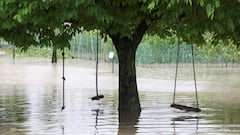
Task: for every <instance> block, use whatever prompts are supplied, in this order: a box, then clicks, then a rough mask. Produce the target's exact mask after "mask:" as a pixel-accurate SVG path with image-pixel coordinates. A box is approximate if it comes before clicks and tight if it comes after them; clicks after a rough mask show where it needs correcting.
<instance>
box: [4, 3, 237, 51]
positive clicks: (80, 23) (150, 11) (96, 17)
mask: <svg viewBox="0 0 240 135" xmlns="http://www.w3.org/2000/svg"><path fill="white" fill-rule="evenodd" d="M239 11H240V2H239V0H230V1H229V0H210V1H209V0H114V1H112V0H101V1H99V0H33V1H29V0H21V1H19V0H1V1H0V14H1V15H0V21H1V26H0V35H1V36H2V37H4V38H5V40H7V41H11V42H13V43H14V44H16V45H17V46H18V45H19V46H20V47H24V48H27V47H28V46H29V45H31V44H40V43H41V44H42V45H48V44H49V43H50V42H51V43H55V46H58V47H62V46H69V44H67V43H66V41H67V40H68V39H70V38H71V37H72V35H73V34H74V33H75V32H79V31H82V30H94V29H99V30H100V31H101V33H102V35H104V34H106V35H114V34H117V35H120V36H121V37H128V38H130V39H131V38H132V36H133V35H134V34H135V35H137V34H138V33H137V26H139V25H140V24H141V23H142V24H143V23H145V25H146V26H147V31H146V33H149V34H158V35H159V36H160V37H163V38H164V37H165V36H170V35H172V34H175V33H176V31H178V33H179V36H181V37H182V38H183V39H185V41H187V40H189V39H191V40H192V41H194V42H197V43H201V42H203V41H204V40H203V34H204V33H205V32H206V31H208V32H212V33H213V39H214V40H219V39H221V40H229V39H231V40H233V41H234V43H235V44H240V43H239V42H240V41H239V35H240V34H239V31H240V28H239V27H240V21H239V15H238V13H239ZM66 22H69V23H71V26H70V27H69V26H66V25H64V23H66ZM67 27H68V28H67ZM60 43H61V44H60Z"/></svg>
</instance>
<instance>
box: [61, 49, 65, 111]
mask: <svg viewBox="0 0 240 135" xmlns="http://www.w3.org/2000/svg"><path fill="white" fill-rule="evenodd" d="M62 59H63V72H62V73H63V74H62V79H63V105H62V109H61V111H63V110H64V109H65V76H64V73H65V71H64V70H65V69H64V68H65V64H64V59H65V57H64V48H63V49H62Z"/></svg>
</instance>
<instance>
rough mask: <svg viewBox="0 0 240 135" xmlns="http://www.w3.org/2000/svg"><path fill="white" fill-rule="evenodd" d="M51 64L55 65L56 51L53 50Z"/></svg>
mask: <svg viewBox="0 0 240 135" xmlns="http://www.w3.org/2000/svg"><path fill="white" fill-rule="evenodd" d="M52 63H57V49H55V48H54V49H53V52H52Z"/></svg>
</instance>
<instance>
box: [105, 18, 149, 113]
mask: <svg viewBox="0 0 240 135" xmlns="http://www.w3.org/2000/svg"><path fill="white" fill-rule="evenodd" d="M146 30H147V24H146V23H145V21H142V22H141V23H140V24H139V26H138V27H137V28H136V31H135V33H133V35H132V37H133V38H132V39H131V38H128V37H121V36H120V34H115V35H110V37H111V38H112V41H113V44H114V45H115V48H116V51H117V54H118V59H119V106H118V109H119V111H138V112H140V111H141V105H140V101H139V96H138V88H137V81H136V67H135V58H136V57H135V54H136V50H137V47H138V45H139V43H140V42H141V40H142V37H143V35H144V33H145V31H146Z"/></svg>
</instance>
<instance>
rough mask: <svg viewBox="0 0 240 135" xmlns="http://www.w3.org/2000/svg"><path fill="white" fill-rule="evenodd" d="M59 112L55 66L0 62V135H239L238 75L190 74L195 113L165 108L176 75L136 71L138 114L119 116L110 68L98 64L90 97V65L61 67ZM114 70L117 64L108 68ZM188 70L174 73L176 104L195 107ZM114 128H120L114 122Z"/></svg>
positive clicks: (236, 71) (232, 70) (237, 71)
mask: <svg viewBox="0 0 240 135" xmlns="http://www.w3.org/2000/svg"><path fill="white" fill-rule="evenodd" d="M66 65H67V66H66V69H65V70H66V71H65V78H66V81H65V92H66V93H65V106H66V108H65V109H64V110H63V111H61V107H62V96H63V93H62V86H63V84H62V66H61V62H59V64H58V65H52V64H50V60H48V59H41V60H39V59H38V60H36V59H26V58H25V59H17V60H16V61H15V63H14V64H13V62H12V60H11V59H9V58H3V57H2V58H0V134H1V135H79V134H81V135H161V134H162V135H165V134H166V135H169V134H170V135H175V134H176V135H178V134H180V135H181V134H182V135H186V134H188V135H194V134H199V135H201V134H204V135H205V134H211V135H212V134H217V135H219V134H220V135H221V134H222V135H225V134H229V135H232V134H240V115H239V111H240V98H239V96H240V83H239V82H240V68H239V67H228V68H224V67H206V66H202V67H201V66H199V67H198V68H197V69H196V75H197V80H198V81H197V86H198V97H199V105H200V108H201V109H202V112H200V113H193V112H184V111H180V110H176V109H173V108H170V104H171V103H172V97H173V84H174V75H175V69H174V68H173V67H167V66H159V67H158V68H156V67H155V68H137V77H138V89H139V95H140V101H141V106H142V112H141V113H140V115H136V114H129V113H127V114H125V113H124V112H123V113H121V114H119V113H118V109H117V108H118V91H117V88H118V75H117V73H116V71H117V69H115V73H113V74H112V71H111V69H112V68H111V64H106V63H103V62H100V64H99V67H100V69H99V93H100V94H104V96H105V97H104V99H102V100H99V101H92V100H91V99H90V98H91V97H92V96H95V69H94V66H95V63H94V62H90V61H83V60H66ZM115 67H117V65H115ZM194 94H195V93H194V83H193V77H192V69H191V68H190V66H185V67H182V68H181V64H180V69H179V78H178V81H177V95H176V102H178V103H181V104H185V105H190V106H195V105H196V101H195V95H194ZM119 121H120V122H119Z"/></svg>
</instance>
